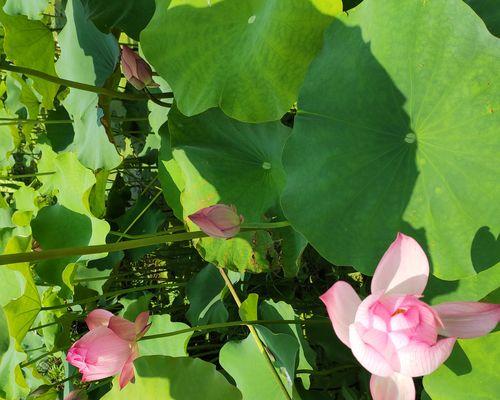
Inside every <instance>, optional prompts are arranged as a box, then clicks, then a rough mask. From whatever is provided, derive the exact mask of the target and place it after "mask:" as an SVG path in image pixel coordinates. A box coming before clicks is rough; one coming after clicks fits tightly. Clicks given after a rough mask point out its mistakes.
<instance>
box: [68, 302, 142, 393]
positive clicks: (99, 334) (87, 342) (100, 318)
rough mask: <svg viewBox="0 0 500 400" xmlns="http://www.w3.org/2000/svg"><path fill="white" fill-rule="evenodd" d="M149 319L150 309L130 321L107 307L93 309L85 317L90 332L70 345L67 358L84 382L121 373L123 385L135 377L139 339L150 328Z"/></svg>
mask: <svg viewBox="0 0 500 400" xmlns="http://www.w3.org/2000/svg"><path fill="white" fill-rule="evenodd" d="M148 320H149V313H148V312H143V313H141V314H139V316H138V317H137V318H136V320H135V322H131V321H127V320H126V319H123V318H121V317H117V316H115V315H113V314H112V313H110V312H109V311H107V310H102V309H97V310H94V311H92V312H91V313H90V314H89V315H88V316H87V318H86V319H85V322H86V324H87V326H88V328H89V330H90V331H89V332H88V333H86V334H85V335H84V336H83V337H82V338H81V339H79V340H77V341H76V342H75V343H74V344H73V345H72V346H71V348H70V349H69V350H68V354H67V356H66V360H67V361H68V362H69V363H70V364H71V365H73V366H75V367H77V368H78V370H79V371H80V373H81V374H82V382H90V381H95V380H98V379H103V378H107V377H109V376H114V375H117V374H120V378H119V384H120V388H123V387H124V386H125V385H126V384H127V383H129V382H130V381H133V379H134V366H133V361H134V360H135V359H136V358H137V357H138V356H139V350H138V345H137V340H139V339H140V338H141V337H142V336H144V334H145V333H146V332H147V330H148V329H149V326H150V325H149V324H148Z"/></svg>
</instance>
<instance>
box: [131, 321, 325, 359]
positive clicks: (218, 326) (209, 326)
mask: <svg viewBox="0 0 500 400" xmlns="http://www.w3.org/2000/svg"><path fill="white" fill-rule="evenodd" d="M329 322H330V321H329V320H328V319H309V320H293V319H277V320H256V321H230V322H220V323H216V324H207V325H198V326H193V327H191V328H186V329H180V330H178V331H173V332H166V333H158V334H156V335H148V336H144V337H143V338H142V339H140V340H153V339H160V338H164V337H170V336H176V335H182V334H184V333H189V332H201V331H213V330H218V329H223V328H231V327H235V326H247V325H307V324H325V323H329ZM273 368H274V367H273Z"/></svg>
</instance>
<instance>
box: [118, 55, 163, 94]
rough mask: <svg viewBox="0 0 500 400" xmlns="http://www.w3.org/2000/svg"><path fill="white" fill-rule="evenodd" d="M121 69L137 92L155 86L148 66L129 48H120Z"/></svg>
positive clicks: (151, 71)
mask: <svg viewBox="0 0 500 400" xmlns="http://www.w3.org/2000/svg"><path fill="white" fill-rule="evenodd" d="M121 59H122V68H123V74H124V75H125V78H127V81H129V82H130V84H131V85H132V86H133V87H135V88H136V89H137V90H142V89H144V88H145V87H146V86H157V84H156V83H155V82H154V81H153V70H152V69H151V67H150V66H149V64H148V63H147V62H146V61H144V59H142V58H141V57H140V56H139V55H138V54H136V53H135V52H134V51H133V50H132V49H130V47H127V46H122V58H121Z"/></svg>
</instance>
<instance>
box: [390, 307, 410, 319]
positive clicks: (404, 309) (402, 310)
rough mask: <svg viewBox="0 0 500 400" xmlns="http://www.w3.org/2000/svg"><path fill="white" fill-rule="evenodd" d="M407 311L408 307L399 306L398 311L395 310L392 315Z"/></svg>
mask: <svg viewBox="0 0 500 400" xmlns="http://www.w3.org/2000/svg"><path fill="white" fill-rule="evenodd" d="M406 311H408V310H407V309H406V308H398V309H397V310H396V311H394V312H393V313H392V314H391V317H394V316H396V315H398V314H404V313H405V312H406Z"/></svg>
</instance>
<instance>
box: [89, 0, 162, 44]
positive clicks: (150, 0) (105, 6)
mask: <svg viewBox="0 0 500 400" xmlns="http://www.w3.org/2000/svg"><path fill="white" fill-rule="evenodd" d="M83 4H84V5H85V8H86V10H87V16H88V18H90V19H91V20H92V21H93V22H94V24H95V25H96V26H97V27H98V28H99V29H100V30H101V31H103V32H106V33H108V32H110V31H111V30H112V29H114V28H117V29H120V30H122V31H124V32H125V33H126V34H127V35H128V36H130V37H131V38H133V39H135V40H139V34H140V33H141V31H142V30H143V29H144V28H145V27H146V25H147V24H148V22H149V21H150V19H151V17H152V16H153V13H154V12H155V0H141V1H137V0H107V1H105V2H103V1H102V0H83Z"/></svg>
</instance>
